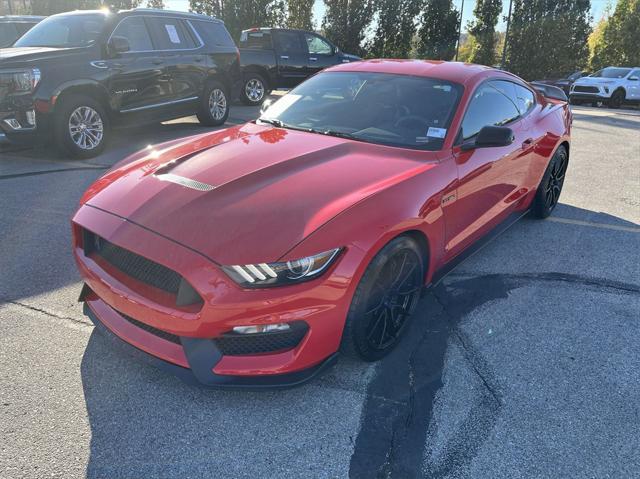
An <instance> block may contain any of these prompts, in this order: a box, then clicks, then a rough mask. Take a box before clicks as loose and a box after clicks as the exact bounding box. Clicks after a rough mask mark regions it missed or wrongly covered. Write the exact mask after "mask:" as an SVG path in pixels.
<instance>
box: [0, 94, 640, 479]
mask: <svg viewBox="0 0 640 479" xmlns="http://www.w3.org/2000/svg"><path fill="white" fill-rule="evenodd" d="M574 113H575V121H574V131H573V145H572V151H571V159H570V165H569V170H568V173H567V181H566V183H565V187H564V191H563V193H562V197H561V200H560V201H561V204H560V205H559V207H558V208H557V210H556V211H555V212H554V215H553V217H552V218H550V220H548V221H536V220H533V219H529V218H524V219H523V220H521V221H519V222H518V223H516V224H515V225H513V226H512V227H511V228H510V229H509V230H507V231H506V232H505V233H504V234H502V235H501V236H500V237H498V238H496V239H495V240H493V241H492V242H491V243H489V244H488V245H487V246H486V247H485V248H483V249H482V250H481V251H480V252H478V253H477V254H476V255H474V256H473V257H471V258H470V259H469V260H468V261H467V262H466V263H463V264H462V265H460V266H459V267H458V268H457V269H456V270H455V271H454V272H453V273H452V274H451V275H449V276H448V277H447V278H446V279H445V280H444V281H443V282H442V283H440V284H439V285H437V286H436V287H435V288H434V289H433V290H432V291H430V292H429V293H428V294H425V295H424V297H423V298H422V300H421V302H420V304H419V307H418V311H417V313H416V316H415V317H414V321H413V323H412V325H411V327H410V329H409V331H408V334H407V336H406V337H405V340H404V343H403V344H402V347H401V348H399V349H397V350H396V351H394V352H393V353H392V354H391V355H390V356H389V357H388V358H386V359H385V360H384V361H382V362H380V363H378V364H374V365H372V364H364V363H358V362H354V361H347V360H345V359H341V360H340V361H339V363H338V365H337V366H336V367H335V368H333V369H332V370H330V371H329V372H328V373H327V374H325V375H324V376H322V377H321V378H319V379H318V380H316V381H313V382H312V383H310V384H307V385H305V386H303V387H300V388H296V389H293V390H288V391H274V392H229V391H208V390H201V389H198V388H194V387H189V386H186V385H184V384H182V383H180V382H179V381H178V380H177V379H175V378H173V377H171V376H167V375H166V374H165V373H163V372H161V371H157V370H155V369H153V368H152V367H150V366H147V365H146V364H142V363H139V362H137V361H136V360H134V359H133V358H131V357H129V356H127V355H126V354H123V353H121V352H120V351H118V350H114V349H113V348H111V347H110V346H109V343H108V342H107V341H105V340H104V339H103V338H102V337H101V336H100V335H99V334H97V332H95V331H94V330H93V326H92V325H91V323H90V322H89V321H88V320H87V319H86V318H85V317H84V316H83V315H82V311H81V307H80V305H79V304H78V303H77V302H76V300H77V295H78V293H79V291H80V282H79V278H78V275H77V273H76V270H75V265H74V263H73V260H72V258H71V254H70V233H69V218H70V217H71V215H72V213H73V211H74V209H75V207H76V204H77V200H78V198H79V197H80V195H81V194H82V192H83V191H84V189H85V188H86V187H87V186H88V185H89V184H90V183H91V182H92V181H93V180H94V179H95V178H96V177H97V176H99V175H100V173H101V171H102V169H103V168H105V167H108V166H109V165H112V164H114V163H115V162H116V161H118V160H119V159H121V158H122V157H123V156H124V155H125V154H127V153H128V152H132V151H135V150H136V149H138V148H140V147H143V146H146V145H147V144H149V143H153V142H157V141H161V140H163V139H170V138H174V137H177V136H184V135H189V134H194V133H197V132H200V131H203V130H202V128H200V127H199V126H197V125H196V124H195V123H194V120H193V119H192V118H188V119H181V120H178V121H173V122H169V123H166V124H163V125H154V126H150V127H145V128H142V129H140V130H135V131H123V132H119V133H118V134H117V135H116V138H115V139H114V140H115V141H114V142H113V144H112V145H111V146H110V148H108V150H107V152H106V153H105V154H103V155H102V156H101V157H99V158H96V159H93V160H90V161H85V162H82V161H80V162H72V161H68V160H64V159H61V158H57V157H55V156H53V155H52V154H51V153H50V152H49V151H47V150H46V149H16V148H13V147H6V146H5V147H0V200H1V202H0V204H1V205H2V207H1V208H0V246H1V247H0V367H1V369H0V371H1V374H0V408H1V409H0V439H1V441H0V477H3V478H4V477H7V478H21V477H25V478H39V477H44V476H49V477H64V478H74V477H91V478H102V477H109V478H116V477H126V478H129V477H130V478H133V477H162V478H165V477H204V476H207V477H211V476H214V477H238V478H242V477H247V478H257V477H277V478H287V477H292V478H297V477H313V478H344V477H352V478H376V477H385V478H388V477H392V478H402V479H404V478H413V477H416V478H420V477H429V478H431V477H435V478H475V477H482V478H484V477H492V478H497V477H522V476H524V477H580V478H582V477H598V478H599V477H613V478H623V477H638V476H639V475H640V456H639V455H638V454H637V451H638V450H640V437H639V436H638V434H637V431H638V430H639V429H640V354H638V344H640V323H639V322H638V318H640V252H639V251H640V114H638V112H630V111H625V110H618V111H612V110H605V109H593V108H586V107H584V108H575V109H574ZM255 115H257V110H256V109H252V108H248V107H239V106H236V107H234V109H232V114H231V121H232V122H236V123H237V122H241V121H244V120H247V119H250V118H252V117H254V116H255ZM61 170H64V171H61Z"/></svg>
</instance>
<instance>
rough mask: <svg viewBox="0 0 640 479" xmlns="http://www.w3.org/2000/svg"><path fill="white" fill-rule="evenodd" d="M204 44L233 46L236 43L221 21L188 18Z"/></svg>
mask: <svg viewBox="0 0 640 479" xmlns="http://www.w3.org/2000/svg"><path fill="white" fill-rule="evenodd" d="M189 23H191V25H193V28H195V30H196V32H198V35H200V37H201V38H202V41H203V42H204V43H205V44H206V45H214V46H217V47H228V48H235V47H236V44H235V42H234V41H233V38H231V35H229V32H228V31H227V28H226V27H225V26H224V24H223V23H217V22H206V21H203V20H189Z"/></svg>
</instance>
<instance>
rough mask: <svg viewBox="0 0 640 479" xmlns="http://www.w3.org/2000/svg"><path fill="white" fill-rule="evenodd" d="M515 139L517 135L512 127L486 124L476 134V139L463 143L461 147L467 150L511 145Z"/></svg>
mask: <svg viewBox="0 0 640 479" xmlns="http://www.w3.org/2000/svg"><path fill="white" fill-rule="evenodd" d="M514 140H515V136H514V135H513V130H512V129H511V128H507V127H506V126H484V127H482V129H481V130H480V132H479V133H478V134H477V135H476V138H475V140H474V141H469V142H466V143H463V144H462V145H461V148H462V150H464V151H467V150H473V149H475V148H491V147H496V146H509V145H510V144H511V143H513V141H514Z"/></svg>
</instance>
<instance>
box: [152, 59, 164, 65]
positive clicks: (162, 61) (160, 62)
mask: <svg viewBox="0 0 640 479" xmlns="http://www.w3.org/2000/svg"><path fill="white" fill-rule="evenodd" d="M151 63H153V64H154V65H162V64H163V63H164V60H152V61H151Z"/></svg>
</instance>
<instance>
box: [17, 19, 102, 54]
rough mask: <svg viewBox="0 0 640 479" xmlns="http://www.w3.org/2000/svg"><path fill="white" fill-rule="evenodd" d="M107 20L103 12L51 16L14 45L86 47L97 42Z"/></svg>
mask: <svg viewBox="0 0 640 479" xmlns="http://www.w3.org/2000/svg"><path fill="white" fill-rule="evenodd" d="M105 22H106V16H105V15H104V14H102V13H90V14H86V15H77V14H76V15H63V16H54V17H49V18H47V19H46V20H43V21H42V22H40V23H38V24H37V25H36V26H35V27H33V28H32V29H31V30H29V31H28V32H27V33H25V34H24V36H23V37H22V38H20V40H18V41H17V42H16V43H15V44H14V47H86V46H89V45H92V44H94V43H95V42H96V40H97V39H98V37H99V36H100V34H101V33H102V30H103V28H104V25H105Z"/></svg>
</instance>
